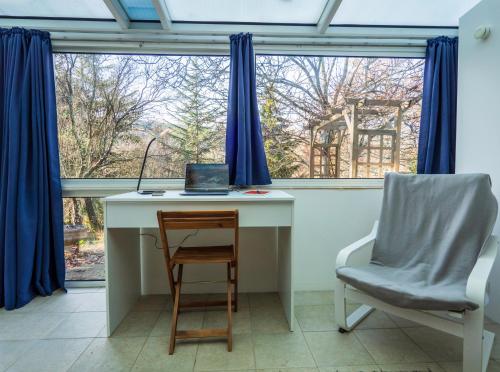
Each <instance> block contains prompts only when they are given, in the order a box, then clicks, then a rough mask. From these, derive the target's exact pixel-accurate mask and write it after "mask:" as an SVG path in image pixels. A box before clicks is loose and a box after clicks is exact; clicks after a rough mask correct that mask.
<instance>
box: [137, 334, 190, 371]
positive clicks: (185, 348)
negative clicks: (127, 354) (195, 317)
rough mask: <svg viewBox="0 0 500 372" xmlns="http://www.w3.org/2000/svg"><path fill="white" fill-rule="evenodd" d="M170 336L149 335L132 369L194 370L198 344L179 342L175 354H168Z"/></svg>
mask: <svg viewBox="0 0 500 372" xmlns="http://www.w3.org/2000/svg"><path fill="white" fill-rule="evenodd" d="M168 341H169V340H168V337H149V338H148V339H147V340H146V343H145V344H144V347H143V348H142V350H141V352H140V353H139V356H138V357H137V360H136V362H135V364H134V367H133V368H132V371H144V372H154V371H162V372H164V371H175V372H183V371H192V370H193V367H194V362H195V358H196V350H197V348H198V345H197V343H196V342H189V341H184V342H178V343H177V346H176V347H175V352H174V354H173V355H168Z"/></svg>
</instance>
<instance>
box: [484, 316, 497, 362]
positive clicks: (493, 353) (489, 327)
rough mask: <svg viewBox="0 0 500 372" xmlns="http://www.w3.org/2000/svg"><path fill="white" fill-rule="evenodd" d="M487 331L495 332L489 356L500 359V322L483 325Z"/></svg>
mask: <svg viewBox="0 0 500 372" xmlns="http://www.w3.org/2000/svg"><path fill="white" fill-rule="evenodd" d="M485 328H486V329H487V330H488V331H491V332H493V333H495V341H494V342H493V349H492V350H491V358H493V359H496V360H500V324H498V323H489V324H487V325H486V326H485Z"/></svg>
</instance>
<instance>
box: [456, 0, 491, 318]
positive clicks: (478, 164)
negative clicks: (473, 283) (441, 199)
mask: <svg viewBox="0 0 500 372" xmlns="http://www.w3.org/2000/svg"><path fill="white" fill-rule="evenodd" d="M482 24H488V25H491V26H492V34H491V36H490V37H489V38H488V39H487V40H485V41H479V40H476V39H474V37H473V32H474V30H475V28H476V27H477V26H479V25H482ZM458 66H459V68H458V75H459V77H458V119H457V120H458V122H457V164H456V165H457V166H456V170H457V173H467V172H468V173H471V172H484V173H489V174H490V175H491V178H492V182H493V191H494V193H495V195H496V197H497V199H498V200H500V163H499V160H500V2H499V1H498V0H483V1H482V2H481V3H479V4H478V5H477V6H476V7H475V8H473V9H472V10H471V11H470V12H468V13H467V14H465V15H464V16H463V17H462V18H461V19H460V26H459V64H458ZM495 232H496V234H500V223H499V221H498V220H497V225H496V227H495ZM490 282H491V288H490V294H491V297H492V302H491V304H490V305H489V307H488V308H487V313H488V315H489V316H491V317H492V318H494V319H495V320H496V321H500V260H497V262H496V265H495V268H494V273H493V275H492V277H491V280H490Z"/></svg>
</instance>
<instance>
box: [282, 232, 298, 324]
mask: <svg viewBox="0 0 500 372" xmlns="http://www.w3.org/2000/svg"><path fill="white" fill-rule="evenodd" d="M293 264H294V263H293V230H292V227H290V226H287V227H278V290H279V295H280V298H281V303H282V305H283V309H284V311H285V316H286V318H287V320H288V324H289V326H290V331H293V327H294V319H295V315H294V305H293V304H294V286H293Z"/></svg>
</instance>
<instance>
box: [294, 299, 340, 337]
mask: <svg viewBox="0 0 500 372" xmlns="http://www.w3.org/2000/svg"><path fill="white" fill-rule="evenodd" d="M295 317H296V318H297V321H298V323H299V325H300V328H301V329H302V330H303V331H334V330H337V328H338V326H337V324H336V322H335V310H334V308H333V305H310V306H296V307H295Z"/></svg>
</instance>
